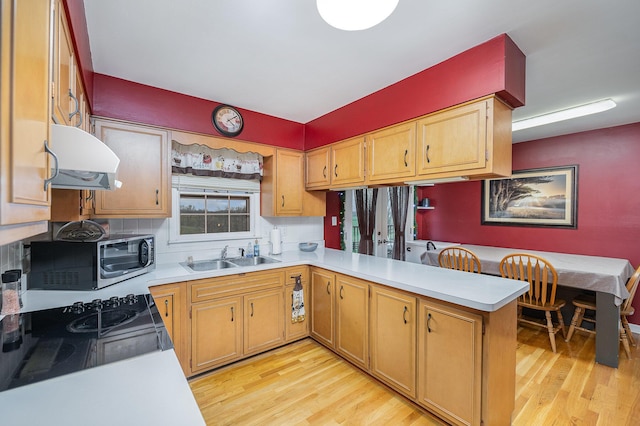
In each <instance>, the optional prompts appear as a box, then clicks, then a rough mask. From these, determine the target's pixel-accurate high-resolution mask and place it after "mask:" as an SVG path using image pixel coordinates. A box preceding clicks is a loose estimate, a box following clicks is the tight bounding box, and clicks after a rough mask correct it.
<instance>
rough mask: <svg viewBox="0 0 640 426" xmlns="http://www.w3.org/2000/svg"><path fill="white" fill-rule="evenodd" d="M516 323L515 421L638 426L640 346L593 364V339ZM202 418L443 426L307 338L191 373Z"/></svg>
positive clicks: (518, 424) (213, 421) (521, 424)
mask: <svg viewBox="0 0 640 426" xmlns="http://www.w3.org/2000/svg"><path fill="white" fill-rule="evenodd" d="M560 336H561V335H558V338H557V346H558V352H557V353H556V354H554V353H553V352H551V349H550V344H549V338H548V335H547V334H546V332H544V331H542V330H538V329H529V328H526V327H524V328H521V329H519V330H518V348H517V353H516V359H517V365H516V408H515V411H514V414H513V425H514V426H528V425H597V426H607V425H611V426H614V425H615V426H623V425H630V426H631V425H639V424H640V350H638V348H637V347H632V348H631V352H632V359H630V360H629V359H627V358H626V355H625V354H624V351H622V350H621V351H620V367H619V368H618V369H613V368H610V367H606V366H603V365H599V364H596V363H595V362H594V359H595V340H594V337H593V336H588V335H586V334H583V333H576V334H575V335H574V337H573V339H572V341H571V342H570V343H566V342H564V341H563V340H562V338H561V337H560ZM190 385H191V389H192V390H193V393H194V395H195V398H196V401H197V402H198V405H199V406H200V409H201V411H202V414H203V416H204V418H205V421H206V422H207V424H208V425H441V424H443V423H441V422H440V421H439V420H438V419H436V418H434V417H432V416H430V415H429V414H427V413H425V412H424V411H422V410H421V409H420V408H418V407H417V406H416V405H414V404H412V403H410V402H409V401H407V400H406V399H404V398H402V397H400V396H398V395H397V394H396V393H395V392H393V391H391V390H389V389H388V388H387V387H385V386H384V385H382V384H380V383H379V382H377V381H376V380H375V379H372V378H370V377H369V376H367V375H366V374H364V373H363V372H362V371H360V370H359V369H358V368H356V367H353V366H352V365H351V364H349V363H348V362H346V361H344V360H342V359H341V358H339V357H338V356H336V355H335V354H334V353H333V352H331V351H329V350H327V349H325V348H324V347H322V346H321V345H319V344H318V343H316V342H314V341H313V340H311V339H305V340H301V341H299V342H296V343H294V344H291V345H288V346H285V347H283V348H279V349H276V350H273V351H271V352H267V353H265V354H262V355H258V356H256V357H253V358H250V359H247V360H244V361H240V362H238V363H236V364H233V365H230V366H227V367H223V368H221V369H218V370H216V371H214V372H212V373H210V374H208V375H206V376H201V377H198V378H196V379H193V380H192V381H191V382H190Z"/></svg>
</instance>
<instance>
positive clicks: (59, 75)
mask: <svg viewBox="0 0 640 426" xmlns="http://www.w3.org/2000/svg"><path fill="white" fill-rule="evenodd" d="M53 43H54V48H53V52H54V53H53V55H54V59H53V82H54V89H53V117H54V121H55V122H56V123H58V124H66V125H70V124H71V117H70V115H71V113H72V112H73V111H75V109H76V102H75V101H74V98H75V99H77V98H76V95H77V94H76V93H75V75H74V70H75V56H74V51H73V42H72V40H71V32H70V31H69V25H68V24H67V17H66V15H65V13H64V6H63V2H62V0H56V3H55V29H54V36H53ZM74 118H75V117H74Z"/></svg>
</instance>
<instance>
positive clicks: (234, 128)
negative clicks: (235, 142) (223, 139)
mask: <svg viewBox="0 0 640 426" xmlns="http://www.w3.org/2000/svg"><path fill="white" fill-rule="evenodd" d="M211 120H212V121H213V125H214V127H215V128H216V130H218V132H220V133H221V134H223V135H225V136H237V135H239V134H240V132H241V131H242V126H243V125H244V122H243V120H242V115H240V112H238V110H237V109H235V108H234V107H231V106H229V105H219V106H217V107H216V109H214V110H213V114H212V115H211Z"/></svg>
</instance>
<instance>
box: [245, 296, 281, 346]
mask: <svg viewBox="0 0 640 426" xmlns="http://www.w3.org/2000/svg"><path fill="white" fill-rule="evenodd" d="M282 295H283V294H282V289H277V290H269V291H261V292H258V293H252V294H249V295H246V296H245V297H244V355H250V354H253V353H257V352H261V351H264V350H266V349H270V348H273V347H276V346H278V345H281V344H283V343H284V308H283V305H284V303H283V300H282Z"/></svg>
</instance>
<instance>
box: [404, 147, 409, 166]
mask: <svg viewBox="0 0 640 426" xmlns="http://www.w3.org/2000/svg"><path fill="white" fill-rule="evenodd" d="M408 154H409V150H408V149H405V150H404V166H405V167H407V166H408V165H409V163H407V155H408Z"/></svg>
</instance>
